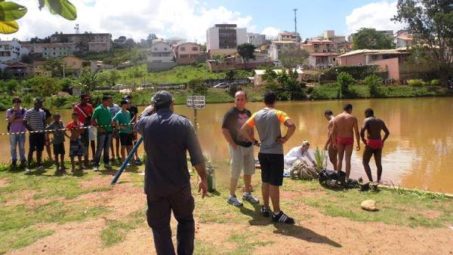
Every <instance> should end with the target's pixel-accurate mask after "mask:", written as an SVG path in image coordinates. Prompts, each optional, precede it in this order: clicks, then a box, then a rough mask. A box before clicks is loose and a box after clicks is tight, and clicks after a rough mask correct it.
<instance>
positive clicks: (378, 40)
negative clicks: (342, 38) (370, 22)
mask: <svg viewBox="0 0 453 255" xmlns="http://www.w3.org/2000/svg"><path fill="white" fill-rule="evenodd" d="M394 47H395V45H394V43H393V38H392V37H391V36H389V35H387V34H384V33H382V32H379V31H376V29H374V28H361V29H359V31H358V32H357V33H355V34H354V35H353V36H352V48H353V49H354V50H359V49H392V48H394Z"/></svg>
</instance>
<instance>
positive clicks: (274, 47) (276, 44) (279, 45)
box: [268, 41, 300, 61]
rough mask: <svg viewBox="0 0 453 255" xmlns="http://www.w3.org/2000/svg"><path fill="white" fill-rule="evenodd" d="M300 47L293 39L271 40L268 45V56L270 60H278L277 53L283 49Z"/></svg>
mask: <svg viewBox="0 0 453 255" xmlns="http://www.w3.org/2000/svg"><path fill="white" fill-rule="evenodd" d="M299 47H300V44H299V43H298V42H295V41H272V43H271V45H270V46H269V51H268V53H269V58H270V59H271V60H272V61H278V60H279V55H280V53H281V52H282V51H285V50H294V49H297V48H299Z"/></svg>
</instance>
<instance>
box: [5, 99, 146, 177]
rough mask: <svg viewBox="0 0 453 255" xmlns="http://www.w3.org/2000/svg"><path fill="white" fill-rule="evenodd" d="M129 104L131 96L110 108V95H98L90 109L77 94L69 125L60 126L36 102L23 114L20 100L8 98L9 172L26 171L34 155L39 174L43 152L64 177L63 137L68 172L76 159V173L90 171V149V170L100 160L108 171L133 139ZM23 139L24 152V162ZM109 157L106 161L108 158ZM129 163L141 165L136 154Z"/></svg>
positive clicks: (56, 117) (58, 118)
mask: <svg viewBox="0 0 453 255" xmlns="http://www.w3.org/2000/svg"><path fill="white" fill-rule="evenodd" d="M131 99H132V97H131V96H126V97H124V98H123V99H122V100H121V102H120V105H117V104H113V102H112V97H111V96H109V95H104V96H103V97H102V101H101V103H100V104H99V105H98V106H97V107H95V108H94V107H93V105H92V103H91V98H90V96H89V95H87V94H83V95H81V96H80V102H79V103H77V104H74V105H73V109H72V110H73V112H72V114H71V120H70V121H68V122H67V123H66V124H64V123H63V121H62V119H61V115H60V114H59V113H54V114H53V115H52V114H51V113H50V111H49V110H48V109H45V108H43V100H42V99H40V98H36V99H34V101H33V108H31V109H28V110H27V109H25V108H23V107H21V100H20V98H18V97H16V98H14V99H13V107H11V108H10V109H8V110H7V111H6V118H7V121H8V135H9V137H10V152H11V162H12V163H11V166H12V167H13V168H16V167H17V166H19V167H25V166H26V167H27V168H26V171H27V172H30V171H31V169H32V168H31V167H32V162H33V154H34V152H36V166H37V170H43V169H44V168H43V165H42V152H43V150H44V148H46V151H47V154H48V157H49V159H50V160H51V161H54V162H55V165H56V170H57V172H58V173H65V169H66V168H65V165H64V156H65V153H66V152H65V148H66V146H65V142H66V138H67V139H69V156H70V159H71V167H72V172H75V170H76V169H75V158H77V159H78V165H79V166H78V169H79V170H82V169H83V168H89V167H90V161H89V150H90V149H91V152H92V162H91V163H92V164H93V166H94V170H95V171H98V170H99V166H100V160H101V156H102V155H103V162H104V167H105V168H106V169H111V163H117V162H118V161H119V162H121V161H122V160H124V159H125V157H126V152H127V153H129V152H130V151H131V149H132V146H133V145H134V142H136V140H137V135H136V133H135V132H134V131H133V125H134V124H135V122H136V118H137V113H138V109H137V107H136V106H135V105H133V104H132V103H131ZM27 134H28V137H29V151H28V157H27V158H26V157H25V139H26V135H27ZM112 140H113V145H112ZM120 144H121V153H120V152H119V151H120V150H119V147H120ZM50 145H52V147H53V149H52V148H51V146H50ZM52 150H53V153H52ZM17 151H18V152H19V153H17ZM110 152H111V153H112V158H110ZM17 154H19V160H20V161H18V158H17ZM120 154H121V156H120ZM82 158H83V160H82ZM132 163H135V164H141V162H140V159H139V157H138V155H137V153H135V155H134V160H133V161H132Z"/></svg>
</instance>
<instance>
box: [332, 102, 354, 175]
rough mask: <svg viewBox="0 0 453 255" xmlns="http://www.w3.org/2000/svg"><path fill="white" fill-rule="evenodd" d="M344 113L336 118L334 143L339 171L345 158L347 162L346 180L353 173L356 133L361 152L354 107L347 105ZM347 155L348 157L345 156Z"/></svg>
mask: <svg viewBox="0 0 453 255" xmlns="http://www.w3.org/2000/svg"><path fill="white" fill-rule="evenodd" d="M343 110H344V111H343V112H342V113H340V114H339V115H337V116H336V117H335V119H334V120H333V128H332V141H333V142H334V143H335V145H334V147H335V148H336V149H337V151H338V165H337V171H341V168H342V166H343V158H344V159H345V161H346V180H348V179H349V175H350V173H351V155H352V149H353V145H354V133H355V136H356V139H357V147H356V149H357V150H358V151H359V150H360V137H359V128H358V124H357V118H356V117H354V116H353V115H352V114H351V113H352V105H351V104H346V105H345V106H344V108H343ZM345 154H346V155H345Z"/></svg>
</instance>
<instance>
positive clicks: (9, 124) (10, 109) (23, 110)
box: [6, 108, 25, 132]
mask: <svg viewBox="0 0 453 255" xmlns="http://www.w3.org/2000/svg"><path fill="white" fill-rule="evenodd" d="M8 111H14V108H9V109H8ZM21 113H22V117H23V116H24V114H25V109H24V108H22V109H21ZM10 128H11V123H9V121H8V124H7V125H6V130H7V131H8V132H9V130H10Z"/></svg>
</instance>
